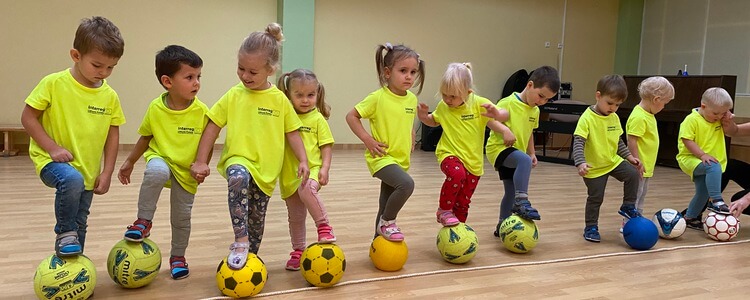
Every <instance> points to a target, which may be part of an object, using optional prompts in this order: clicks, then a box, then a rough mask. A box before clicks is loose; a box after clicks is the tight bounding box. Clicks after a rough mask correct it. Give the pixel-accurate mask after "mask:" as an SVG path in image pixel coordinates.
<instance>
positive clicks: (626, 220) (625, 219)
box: [620, 218, 630, 233]
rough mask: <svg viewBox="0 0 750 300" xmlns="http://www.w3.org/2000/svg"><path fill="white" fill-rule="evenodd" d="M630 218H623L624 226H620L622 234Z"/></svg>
mask: <svg viewBox="0 0 750 300" xmlns="http://www.w3.org/2000/svg"><path fill="white" fill-rule="evenodd" d="M628 220H630V219H628V218H622V225H621V226H620V233H622V229H623V228H625V223H627V222H628Z"/></svg>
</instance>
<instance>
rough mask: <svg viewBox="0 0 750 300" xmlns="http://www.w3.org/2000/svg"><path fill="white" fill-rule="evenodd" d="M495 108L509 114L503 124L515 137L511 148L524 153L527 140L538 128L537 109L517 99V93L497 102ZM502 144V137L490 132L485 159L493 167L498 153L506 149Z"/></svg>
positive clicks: (527, 143)
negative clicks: (508, 117)
mask: <svg viewBox="0 0 750 300" xmlns="http://www.w3.org/2000/svg"><path fill="white" fill-rule="evenodd" d="M496 106H497V108H500V109H505V110H507V111H508V113H509V114H510V119H508V121H505V122H503V124H505V126H507V127H508V128H510V131H511V132H513V135H515V136H516V142H515V143H513V147H514V148H516V149H518V150H521V151H523V152H524V153H525V152H526V150H527V148H528V147H529V139H531V134H532V133H533V132H534V129H535V128H537V127H539V107H536V106H534V107H531V106H529V105H528V104H526V103H524V102H523V101H522V100H521V98H519V96H518V93H513V94H512V95H510V96H508V97H505V98H503V99H500V101H498V102H497V105H496ZM507 148H508V147H506V146H505V144H504V143H503V136H502V135H501V134H498V133H496V132H494V131H490V138H489V139H488V140H487V146H486V147H485V149H486V150H487V159H488V160H489V161H490V164H492V165H495V161H496V160H497V157H498V156H499V155H500V152H503V150H505V149H507Z"/></svg>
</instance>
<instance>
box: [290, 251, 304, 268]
mask: <svg viewBox="0 0 750 300" xmlns="http://www.w3.org/2000/svg"><path fill="white" fill-rule="evenodd" d="M300 257H302V250H294V251H292V252H290V253H289V260H287V261H286V269H287V270H289V271H299V260H300Z"/></svg>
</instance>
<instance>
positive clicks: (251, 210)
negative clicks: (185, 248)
mask: <svg viewBox="0 0 750 300" xmlns="http://www.w3.org/2000/svg"><path fill="white" fill-rule="evenodd" d="M227 186H228V191H229V197H228V198H229V201H228V202H229V215H230V216H231V217H232V229H234V237H235V239H236V238H241V237H245V236H247V238H248V241H249V242H250V247H249V248H248V251H250V253H256V254H257V253H258V249H259V248H260V242H261V240H263V231H264V229H265V223H266V209H268V200H269V199H270V198H271V197H270V196H268V195H266V194H264V193H263V191H262V190H261V189H260V188H259V187H258V185H257V184H256V183H255V180H253V176H252V175H251V174H250V172H248V171H247V169H245V167H243V166H242V165H231V166H229V167H228V168H227Z"/></svg>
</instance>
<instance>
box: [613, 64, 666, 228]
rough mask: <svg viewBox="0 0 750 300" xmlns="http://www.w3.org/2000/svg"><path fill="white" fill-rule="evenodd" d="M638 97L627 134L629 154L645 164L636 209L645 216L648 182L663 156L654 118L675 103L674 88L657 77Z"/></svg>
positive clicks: (643, 83) (644, 84) (640, 88)
mask: <svg viewBox="0 0 750 300" xmlns="http://www.w3.org/2000/svg"><path fill="white" fill-rule="evenodd" d="M638 94H639V96H640V97H641V102H640V103H638V105H636V106H635V107H634V108H633V111H632V112H631V113H630V116H629V117H628V121H627V124H626V125H625V132H627V134H628V150H630V153H631V154H632V155H633V157H635V158H637V159H639V160H640V161H641V165H640V168H639V170H638V172H639V173H640V174H641V178H640V182H639V183H638V197H637V200H636V205H635V207H636V208H637V209H638V212H639V213H641V214H643V204H644V202H645V198H646V192H648V181H649V178H651V177H653V176H654V167H655V166H656V155H657V154H658V153H659V130H658V127H657V125H656V117H654V115H656V114H657V113H659V112H660V111H661V110H662V109H664V106H665V105H667V103H669V101H672V99H674V87H673V86H672V83H670V82H669V80H667V79H666V78H664V77H661V76H654V77H649V78H646V79H645V80H643V81H641V83H640V84H638ZM623 225H624V222H623Z"/></svg>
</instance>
